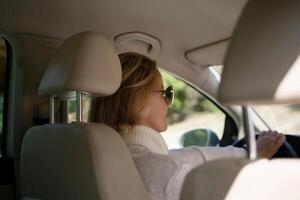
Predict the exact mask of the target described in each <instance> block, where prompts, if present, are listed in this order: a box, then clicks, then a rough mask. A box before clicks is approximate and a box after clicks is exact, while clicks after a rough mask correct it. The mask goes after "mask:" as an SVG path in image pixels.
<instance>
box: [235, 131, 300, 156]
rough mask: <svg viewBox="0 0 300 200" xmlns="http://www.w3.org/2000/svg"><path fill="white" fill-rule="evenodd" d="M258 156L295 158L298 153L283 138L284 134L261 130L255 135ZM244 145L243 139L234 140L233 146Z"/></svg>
mask: <svg viewBox="0 0 300 200" xmlns="http://www.w3.org/2000/svg"><path fill="white" fill-rule="evenodd" d="M256 139H257V154H258V157H266V158H270V157H272V158H279V157H280V158H282V157H290V158H297V157H298V155H297V153H296V151H295V150H294V148H293V147H292V146H291V145H290V144H289V143H288V142H287V141H286V140H285V136H284V135H282V134H279V133H278V132H277V131H263V132H261V134H259V135H256ZM244 145H245V139H244V138H243V139H240V140H238V141H236V142H235V143H234V144H233V146H235V147H242V146H244Z"/></svg>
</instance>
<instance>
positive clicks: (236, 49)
mask: <svg viewBox="0 0 300 200" xmlns="http://www.w3.org/2000/svg"><path fill="white" fill-rule="evenodd" d="M299 19H300V1H288V2H287V1H281V0H265V1H261V0H250V1H249V2H248V4H247V5H246V7H245V9H244V11H243V13H242V16H241V18H240V20H239V23H238V25H237V27H236V30H235V32H234V35H233V37H232V40H231V44H230V46H229V49H228V52H227V55H226V58H225V64H224V71H223V74H222V79H221V85H220V91H219V99H220V101H222V102H223V103H227V104H261V103H295V102H299V101H300V87H299V85H300V78H299V77H300V58H299V53H300V37H299V35H300V26H299Z"/></svg>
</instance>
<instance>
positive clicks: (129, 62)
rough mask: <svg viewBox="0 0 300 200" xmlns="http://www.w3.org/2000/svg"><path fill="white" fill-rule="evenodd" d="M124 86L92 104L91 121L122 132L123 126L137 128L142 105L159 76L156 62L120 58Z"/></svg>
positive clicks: (136, 56) (130, 55) (131, 55)
mask: <svg viewBox="0 0 300 200" xmlns="http://www.w3.org/2000/svg"><path fill="white" fill-rule="evenodd" d="M119 58H120V61H121V66H122V83H121V86H120V88H119V89H118V90H117V91H116V92H115V93H114V94H113V95H111V96H107V97H99V98H96V99H94V100H93V101H92V107H91V112H90V121H92V122H99V123H105V124H108V125H109V126H111V127H113V128H114V129H115V130H117V131H120V129H121V126H122V125H129V126H131V127H132V126H134V125H136V124H137V120H138V116H139V113H140V112H141V110H142V108H143V105H144V104H143V102H144V100H145V99H146V97H147V95H148V94H149V92H150V90H151V88H152V86H153V82H154V80H155V78H156V77H157V76H158V75H159V71H158V69H157V67H156V62H155V61H153V60H151V59H150V58H148V57H146V56H143V55H140V54H137V53H123V54H120V55H119Z"/></svg>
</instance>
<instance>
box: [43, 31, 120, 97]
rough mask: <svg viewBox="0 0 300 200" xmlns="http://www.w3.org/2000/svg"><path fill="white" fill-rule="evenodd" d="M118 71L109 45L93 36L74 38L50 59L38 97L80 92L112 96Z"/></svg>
mask: <svg viewBox="0 0 300 200" xmlns="http://www.w3.org/2000/svg"><path fill="white" fill-rule="evenodd" d="M121 77H122V70H121V64H120V60H119V57H118V55H117V53H116V51H115V49H114V47H113V45H112V44H111V43H110V42H109V41H108V40H107V39H106V38H104V37H103V36H101V35H100V34H99V33H96V32H82V33H79V34H76V35H74V36H72V37H70V38H68V39H67V40H65V41H64V43H63V44H62V45H61V46H60V48H59V49H58V50H57V52H56V53H55V54H54V56H53V57H52V59H51V61H50V64H49V65H48V68H47V70H46V72H45V73H44V76H43V78H42V80H41V83H40V86H39V94H40V95H57V94H61V93H67V92H70V91H80V92H85V93H89V94H91V95H93V96H107V95H111V94H113V93H114V92H115V91H116V90H117V89H118V88H119V86H120V84H121V79H122V78H121Z"/></svg>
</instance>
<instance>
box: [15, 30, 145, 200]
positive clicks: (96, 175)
mask: <svg viewBox="0 0 300 200" xmlns="http://www.w3.org/2000/svg"><path fill="white" fill-rule="evenodd" d="M120 83H121V66H120V61H119V59H118V56H117V54H116V53H115V51H114V48H113V46H112V44H110V43H109V41H108V40H106V39H105V38H103V37H102V36H101V35H99V34H97V33H94V32H85V33H80V34H77V35H75V36H72V37H71V38H69V39H67V40H66V41H65V42H64V43H63V44H62V46H61V47H60V48H59V49H58V51H57V53H56V54H55V55H54V57H53V58H52V60H51V62H50V64H49V66H48V69H47V70H46V72H45V74H44V76H43V79H42V81H41V85H40V87H39V93H40V94H43V95H49V96H52V97H53V96H57V97H61V96H64V97H65V96H66V95H68V94H70V92H71V91H74V90H75V91H81V92H85V93H88V94H90V95H94V96H107V95H111V94H112V93H114V92H115V91H116V90H117V89H118V87H119V85H120ZM79 110H81V109H79ZM50 118H52V116H51V117H50ZM52 119H53V118H52ZM20 177H21V193H22V198H23V199H24V200H25V199H43V200H48V199H49V200H52V199H53V200H54V199H55V200H59V199H95V200H100V199H101V200H119V199H130V200H141V199H143V200H144V199H145V200H147V199H149V196H148V193H147V191H146V189H145V187H144V184H143V182H142V180H141V177H140V176H139V174H138V171H137V169H136V168H135V166H134V163H133V160H132V158H131V156H130V153H129V151H128V149H127V147H126V145H125V143H124V142H123V139H122V138H121V136H120V135H119V134H118V133H117V132H116V131H115V130H114V129H112V128H111V127H109V126H107V125H105V124H97V123H84V122H73V123H71V124H47V125H43V126H37V127H32V128H30V129H29V130H28V131H27V133H26V135H25V137H24V140H23V145H22V152H21V163H20Z"/></svg>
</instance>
